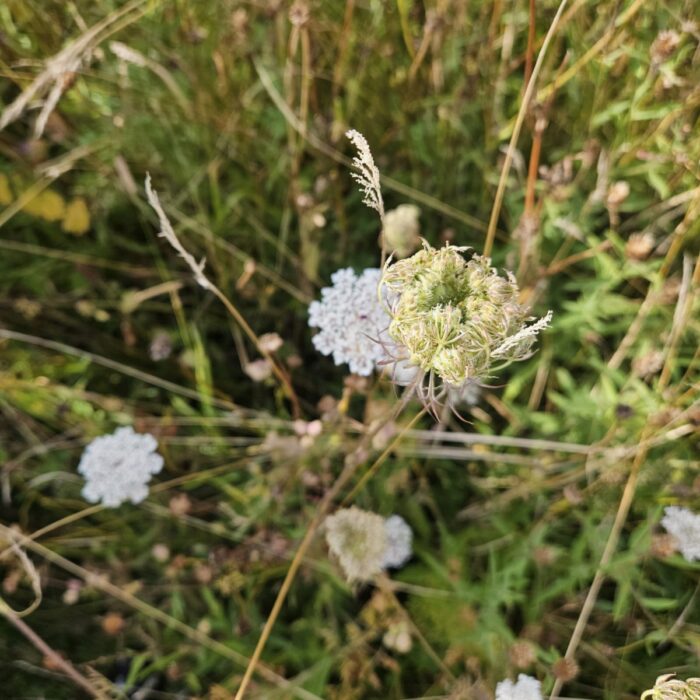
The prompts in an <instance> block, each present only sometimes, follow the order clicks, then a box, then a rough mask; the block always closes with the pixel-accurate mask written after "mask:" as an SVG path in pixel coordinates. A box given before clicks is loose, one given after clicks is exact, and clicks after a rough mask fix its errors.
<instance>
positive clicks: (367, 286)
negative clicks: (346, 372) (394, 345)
mask: <svg viewBox="0 0 700 700" xmlns="http://www.w3.org/2000/svg"><path fill="white" fill-rule="evenodd" d="M381 275H382V273H381V270H378V269H374V268H369V269H367V270H364V271H363V272H362V273H360V275H356V274H355V272H354V271H353V270H352V268H344V269H341V270H338V271H337V272H334V273H333V274H332V275H331V281H332V282H333V286H332V287H324V288H323V289H322V290H321V299H320V301H313V302H311V304H310V305H309V326H311V327H312V328H319V329H320V331H319V333H317V334H316V335H315V336H314V337H313V339H312V342H313V344H314V346H315V347H316V349H317V350H318V351H319V352H321V353H323V354H324V355H332V356H333V361H334V362H335V364H336V365H342V364H344V363H347V364H348V365H349V366H350V371H351V372H354V373H355V374H359V375H362V376H365V377H366V376H369V375H370V374H371V373H372V371H373V370H374V368H375V367H376V366H377V364H378V363H380V362H382V361H386V358H387V354H386V350H385V349H384V346H383V344H382V342H380V338H381V337H383V334H384V333H385V331H386V328H387V327H388V325H389V315H388V314H387V312H386V310H385V309H384V306H383V304H382V303H381V301H380V299H379V296H378V292H377V289H378V287H379V280H380V278H381Z"/></svg>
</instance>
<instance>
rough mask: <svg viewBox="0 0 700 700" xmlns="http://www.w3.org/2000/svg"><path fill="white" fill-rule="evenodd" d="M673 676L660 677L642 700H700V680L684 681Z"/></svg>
mask: <svg viewBox="0 0 700 700" xmlns="http://www.w3.org/2000/svg"><path fill="white" fill-rule="evenodd" d="M673 676H674V674H672V673H669V674H667V675H664V676H659V677H658V678H657V679H656V683H655V684H654V687H653V688H652V689H651V690H646V691H645V692H644V693H643V694H642V700H647V699H648V700H700V678H688V680H687V681H682V680H679V679H677V678H674V677H673Z"/></svg>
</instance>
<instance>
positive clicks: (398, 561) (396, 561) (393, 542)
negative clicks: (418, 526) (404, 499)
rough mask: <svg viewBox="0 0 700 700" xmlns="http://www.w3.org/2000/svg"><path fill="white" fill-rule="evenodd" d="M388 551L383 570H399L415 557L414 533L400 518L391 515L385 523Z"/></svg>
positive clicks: (386, 551)
mask: <svg viewBox="0 0 700 700" xmlns="http://www.w3.org/2000/svg"><path fill="white" fill-rule="evenodd" d="M384 531H385V533H386V549H385V550H384V560H383V562H382V568H384V569H398V568H400V567H402V566H403V565H404V564H405V563H406V562H407V561H408V560H409V559H410V558H411V557H412V556H413V531H412V530H411V527H410V525H409V524H408V523H407V522H406V521H405V520H404V519H403V518H402V517H401V516H400V515H391V516H389V517H388V518H387V519H386V520H385V521H384Z"/></svg>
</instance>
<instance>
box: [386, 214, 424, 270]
mask: <svg viewBox="0 0 700 700" xmlns="http://www.w3.org/2000/svg"><path fill="white" fill-rule="evenodd" d="M419 216H420V209H419V208H418V207H417V206H416V205H415V204H399V206H398V207H396V209H392V210H391V211H388V212H387V213H386V214H385V215H384V228H383V230H382V235H383V237H384V245H385V246H386V247H387V250H389V251H390V252H391V253H392V255H394V257H397V258H406V257H408V256H409V255H411V253H413V252H414V251H415V250H417V249H418V248H420V236H419V233H420V227H419V223H418V217H419Z"/></svg>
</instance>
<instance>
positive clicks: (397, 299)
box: [381, 243, 551, 387]
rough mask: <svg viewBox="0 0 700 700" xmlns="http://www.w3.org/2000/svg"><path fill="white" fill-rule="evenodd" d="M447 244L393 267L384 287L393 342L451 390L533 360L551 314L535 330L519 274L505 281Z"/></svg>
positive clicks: (484, 261)
mask: <svg viewBox="0 0 700 700" xmlns="http://www.w3.org/2000/svg"><path fill="white" fill-rule="evenodd" d="M464 250H466V249H465V248H460V247H456V246H452V245H447V246H445V247H444V248H439V249H436V248H432V247H431V246H430V245H428V244H427V243H424V244H423V250H421V251H419V252H418V253H416V254H415V255H413V256H411V257H410V258H407V259H405V260H399V261H397V262H394V263H393V264H391V263H390V264H387V265H386V266H385V268H384V274H383V276H382V282H381V286H382V288H383V290H384V292H385V294H386V298H387V299H388V300H390V301H389V312H390V316H391V323H390V324H389V330H388V333H389V336H390V337H391V339H392V340H393V341H394V342H395V343H396V345H397V346H399V347H403V348H405V349H406V353H407V357H405V358H404V359H406V360H407V361H408V362H410V364H412V365H415V366H417V367H419V368H420V369H422V370H423V371H424V372H425V373H426V374H427V375H429V376H430V377H431V380H432V381H434V379H435V378H436V377H437V378H439V380H441V381H442V382H443V383H445V384H447V385H449V386H453V387H454V386H460V385H462V384H463V383H464V382H466V381H468V380H477V381H479V380H483V379H485V378H486V377H487V376H489V374H490V372H491V370H492V368H493V367H494V366H498V365H505V364H508V363H510V362H514V361H517V360H524V359H526V358H527V357H529V356H530V355H531V354H532V345H533V343H534V342H535V339H536V336H537V333H538V332H539V331H540V330H541V329H542V328H545V327H547V325H548V324H549V321H550V318H551V313H549V314H547V315H546V316H545V317H544V318H542V319H540V320H539V321H538V322H536V323H534V324H532V325H531V326H527V325H526V322H527V321H528V320H529V315H528V312H527V310H526V308H525V307H524V306H523V305H521V304H520V303H519V301H518V292H519V290H518V286H517V283H516V281H515V278H514V277H513V275H512V274H511V273H508V274H507V276H506V277H502V276H500V275H499V274H498V272H497V271H496V270H495V269H494V268H493V267H491V260H490V259H489V258H487V257H483V256H481V255H473V256H472V257H471V259H470V260H466V259H465V258H464V256H463V255H462V252H463V251H464Z"/></svg>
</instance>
